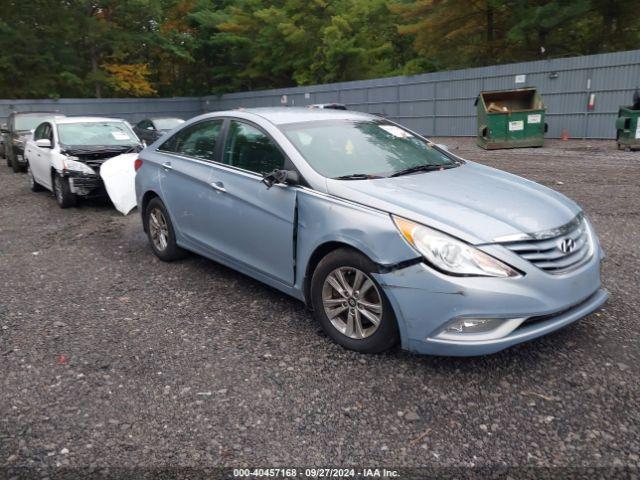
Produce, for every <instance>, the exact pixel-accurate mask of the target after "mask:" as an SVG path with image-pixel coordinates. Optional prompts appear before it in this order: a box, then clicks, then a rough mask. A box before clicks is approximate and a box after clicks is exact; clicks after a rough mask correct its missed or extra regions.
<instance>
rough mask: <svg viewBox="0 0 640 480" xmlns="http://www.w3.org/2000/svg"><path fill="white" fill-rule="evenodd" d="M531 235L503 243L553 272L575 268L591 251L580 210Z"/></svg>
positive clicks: (589, 240)
mask: <svg viewBox="0 0 640 480" xmlns="http://www.w3.org/2000/svg"><path fill="white" fill-rule="evenodd" d="M530 237H532V238H531V239H527V240H518V241H512V242H504V243H502V245H504V246H505V247H506V248H508V249H509V250H511V251H512V252H514V253H516V254H518V255H519V256H520V257H522V258H523V259H525V260H527V261H529V262H531V263H532V264H533V265H535V266H536V267H538V268H540V269H541V270H544V271H546V272H549V273H552V274H559V273H563V272H567V271H569V270H573V269H575V268H578V267H579V266H580V265H582V264H584V263H586V262H587V261H588V260H589V258H591V255H592V254H593V248H592V241H591V236H590V232H589V227H588V226H587V223H586V220H585V219H584V216H583V215H582V214H581V215H579V216H578V217H576V218H575V219H574V220H572V221H571V222H569V223H568V224H566V225H564V226H562V227H560V228H557V229H554V230H552V231H548V232H541V233H538V234H531V235H530Z"/></svg>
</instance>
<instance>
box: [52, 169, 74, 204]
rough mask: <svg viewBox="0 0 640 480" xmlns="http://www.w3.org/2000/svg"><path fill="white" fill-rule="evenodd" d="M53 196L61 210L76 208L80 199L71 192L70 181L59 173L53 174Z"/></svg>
mask: <svg viewBox="0 0 640 480" xmlns="http://www.w3.org/2000/svg"><path fill="white" fill-rule="evenodd" d="M53 194H54V195H55V196H56V201H57V202H58V205H60V208H69V207H74V206H75V205H76V203H77V202H78V197H76V195H75V193H73V192H72V191H71V187H70V186H69V179H67V178H64V177H63V176H62V175H58V174H57V173H54V174H53Z"/></svg>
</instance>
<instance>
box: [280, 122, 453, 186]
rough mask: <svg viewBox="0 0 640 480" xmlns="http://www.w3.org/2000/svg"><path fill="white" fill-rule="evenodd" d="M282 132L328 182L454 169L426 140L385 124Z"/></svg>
mask: <svg viewBox="0 0 640 480" xmlns="http://www.w3.org/2000/svg"><path fill="white" fill-rule="evenodd" d="M282 130H283V131H284V133H285V135H286V136H287V138H288V139H289V140H290V141H291V143H293V145H294V146H295V147H296V148H297V149H298V151H299V152H300V153H301V154H302V156H303V157H304V158H305V160H306V161H307V162H308V163H309V165H310V166H311V167H312V168H313V169H314V170H315V171H317V172H318V173H320V174H321V175H323V176H325V177H328V178H338V177H348V176H350V175H351V176H353V175H363V176H371V177H387V176H390V175H393V174H396V173H398V172H401V171H405V170H408V169H412V168H415V167H417V168H420V167H423V166H424V167H426V168H427V167H433V168H440V167H442V168H450V167H454V166H456V165H457V163H456V162H455V161H454V159H453V158H451V157H449V156H448V155H446V154H445V153H443V152H441V151H439V150H437V149H435V148H434V147H433V146H432V145H430V144H429V143H428V142H426V141H425V140H423V139H421V138H419V137H417V136H415V135H414V134H412V133H411V132H409V131H407V130H404V129H403V128H400V127H398V126H396V125H393V124H391V123H388V122H385V121H378V120H367V121H353V120H352V121H336V120H323V121H318V122H301V123H296V124H290V125H285V126H283V127H282Z"/></svg>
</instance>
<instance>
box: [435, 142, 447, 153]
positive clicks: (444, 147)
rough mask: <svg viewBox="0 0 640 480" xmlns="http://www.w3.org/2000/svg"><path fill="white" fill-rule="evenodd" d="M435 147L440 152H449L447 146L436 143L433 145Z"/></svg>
mask: <svg viewBox="0 0 640 480" xmlns="http://www.w3.org/2000/svg"><path fill="white" fill-rule="evenodd" d="M435 146H436V147H438V148H439V149H441V150H444V151H445V152H448V151H449V147H447V146H446V145H445V144H443V143H436V144H435Z"/></svg>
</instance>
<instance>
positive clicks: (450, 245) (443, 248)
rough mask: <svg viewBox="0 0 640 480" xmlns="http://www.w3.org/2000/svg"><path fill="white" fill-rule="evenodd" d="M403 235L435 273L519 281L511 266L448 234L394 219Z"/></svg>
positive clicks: (400, 219)
mask: <svg viewBox="0 0 640 480" xmlns="http://www.w3.org/2000/svg"><path fill="white" fill-rule="evenodd" d="M393 221H394V223H395V224H396V227H397V228H398V230H399V231H400V234H401V235H402V236H403V237H404V238H405V240H407V242H409V244H410V245H411V246H412V247H413V248H415V249H416V250H417V251H418V252H420V254H422V256H423V257H424V258H425V259H426V260H427V262H429V263H430V264H431V265H432V266H433V267H435V268H436V269H438V270H440V271H442V272H444V273H448V274H452V275H468V276H483V277H518V276H520V274H519V273H518V272H517V271H516V270H514V269H513V268H511V267H510V266H509V265H506V264H504V263H502V262H501V261H500V260H498V259H496V258H493V257H492V256H490V255H487V254H486V253H484V252H483V251H481V250H478V249H477V248H475V247H473V246H471V245H469V244H467V243H464V242H462V241H461V240H457V239H455V238H453V237H451V236H449V235H447V234H445V233H442V232H439V231H437V230H433V229H432V228H429V227H425V226H424V225H420V224H419V223H415V222H412V221H411V220H407V219H405V218H401V217H396V216H393Z"/></svg>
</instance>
